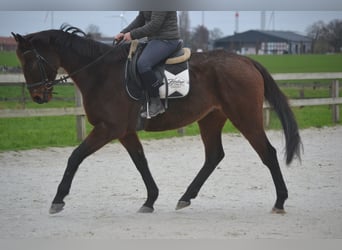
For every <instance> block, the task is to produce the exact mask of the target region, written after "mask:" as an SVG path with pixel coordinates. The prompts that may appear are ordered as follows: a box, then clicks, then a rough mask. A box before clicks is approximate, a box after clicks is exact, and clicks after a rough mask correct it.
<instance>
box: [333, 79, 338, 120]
mask: <svg viewBox="0 0 342 250" xmlns="http://www.w3.org/2000/svg"><path fill="white" fill-rule="evenodd" d="M339 91H340V90H339V80H337V79H336V80H333V81H332V86H331V97H332V98H337V97H339ZM332 121H333V122H334V123H337V122H339V121H340V106H339V105H338V104H333V105H332Z"/></svg>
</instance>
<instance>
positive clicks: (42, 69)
mask: <svg viewBox="0 0 342 250" xmlns="http://www.w3.org/2000/svg"><path fill="white" fill-rule="evenodd" d="M114 49H115V47H112V48H110V49H109V50H107V51H106V52H105V53H104V54H102V55H101V56H99V57H98V58H96V59H95V60H94V61H92V62H90V63H88V64H87V65H85V66H83V67H82V68H80V69H78V70H76V71H74V72H72V73H70V74H68V75H66V76H62V77H60V78H59V79H55V80H52V81H49V80H48V78H47V74H46V71H45V67H44V66H43V62H44V63H45V64H47V65H48V66H49V67H50V68H51V69H53V70H54V71H55V72H57V70H56V69H55V68H54V67H53V66H52V65H51V64H50V63H49V62H48V61H47V60H46V59H45V58H44V57H43V56H42V55H40V54H39V53H38V51H37V50H36V49H32V50H27V51H25V52H24V53H23V54H24V55H25V54H27V53H34V54H35V56H36V58H37V60H38V66H39V70H40V74H41V77H42V80H41V81H40V82H36V83H32V84H29V85H28V84H26V86H27V89H32V88H36V87H39V86H44V87H45V89H46V90H49V89H51V88H52V87H53V86H54V85H56V84H58V83H61V82H66V81H67V80H68V79H69V78H71V77H72V76H74V75H76V74H77V73H79V72H81V71H83V70H85V69H87V68H90V67H91V66H93V65H95V64H96V63H98V62H99V61H100V60H101V59H103V58H104V57H105V56H106V55H108V54H109V53H110V52H112V51H113V50H114Z"/></svg>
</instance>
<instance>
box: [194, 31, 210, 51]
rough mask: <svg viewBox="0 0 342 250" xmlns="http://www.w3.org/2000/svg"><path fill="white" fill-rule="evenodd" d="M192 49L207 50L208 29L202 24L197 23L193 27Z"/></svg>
mask: <svg viewBox="0 0 342 250" xmlns="http://www.w3.org/2000/svg"><path fill="white" fill-rule="evenodd" d="M191 41H192V50H195V51H197V50H202V51H207V50H208V45H209V31H208V29H207V28H206V27H205V26H203V25H199V26H197V27H196V28H195V30H194V32H193V35H192V39H191Z"/></svg>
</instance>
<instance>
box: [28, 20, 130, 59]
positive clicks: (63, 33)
mask: <svg viewBox="0 0 342 250" xmlns="http://www.w3.org/2000/svg"><path fill="white" fill-rule="evenodd" d="M26 38H27V39H28V40H29V41H30V42H31V43H32V44H33V46H34V47H35V48H38V46H39V45H53V46H55V47H56V48H58V49H59V50H60V51H63V50H64V51H65V49H71V50H72V51H73V52H75V53H77V54H79V55H80V56H85V57H89V58H94V59H95V58H98V57H100V56H101V55H103V54H104V53H106V52H108V51H109V50H112V51H113V53H114V54H115V58H117V59H119V60H122V59H124V58H126V57H127V53H128V49H127V46H118V47H116V48H113V47H112V46H111V45H108V44H105V43H102V42H99V41H96V40H94V39H92V38H91V36H89V35H87V34H86V33H85V32H83V31H82V30H81V29H79V28H77V27H73V26H70V25H62V26H61V28H60V29H59V30H53V29H52V30H45V31H41V32H37V33H32V34H29V35H27V36H26Z"/></svg>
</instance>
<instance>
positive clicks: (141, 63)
mask: <svg viewBox="0 0 342 250" xmlns="http://www.w3.org/2000/svg"><path fill="white" fill-rule="evenodd" d="M144 37H147V38H148V43H147V45H146V47H145V49H144V50H143V52H142V54H141V56H140V58H139V59H138V62H137V69H138V72H139V74H140V78H141V81H142V84H143V87H144V88H145V89H146V91H147V93H148V95H149V97H150V102H149V115H150V117H154V116H157V115H158V114H162V113H164V112H165V108H164V106H163V104H162V102H161V101H160V97H159V87H160V86H161V85H162V83H161V82H160V81H159V80H158V79H157V77H156V75H155V74H154V72H153V70H152V69H153V67H154V66H156V65H157V64H158V63H160V62H162V61H163V60H165V59H166V58H167V57H168V56H169V55H170V54H172V53H173V52H174V51H175V50H176V48H177V46H178V45H179V39H180V36H179V30H178V22H177V12H176V11H139V14H138V16H137V17H136V18H135V19H134V20H133V21H132V22H131V23H130V24H129V25H128V26H127V27H126V28H124V29H123V30H122V31H121V32H120V33H119V34H117V35H116V36H115V37H114V38H115V40H121V39H124V40H126V41H131V40H132V39H140V38H144ZM141 116H142V117H143V118H146V117H148V116H147V112H146V111H145V112H142V113H141Z"/></svg>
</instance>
